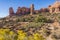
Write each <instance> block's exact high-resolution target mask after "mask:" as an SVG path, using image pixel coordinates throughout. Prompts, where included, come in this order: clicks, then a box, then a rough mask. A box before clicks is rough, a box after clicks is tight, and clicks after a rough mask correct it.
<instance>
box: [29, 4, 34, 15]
mask: <svg viewBox="0 0 60 40" xmlns="http://www.w3.org/2000/svg"><path fill="white" fill-rule="evenodd" d="M33 13H34V4H31V6H30V15H32V14H33Z"/></svg>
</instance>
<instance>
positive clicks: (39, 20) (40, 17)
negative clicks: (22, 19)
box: [34, 15, 47, 22]
mask: <svg viewBox="0 0 60 40" xmlns="http://www.w3.org/2000/svg"><path fill="white" fill-rule="evenodd" d="M46 21H47V18H46V17H44V16H39V15H38V16H37V17H36V18H35V20H34V22H46Z"/></svg>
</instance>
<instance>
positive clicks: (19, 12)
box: [16, 7, 22, 15]
mask: <svg viewBox="0 0 60 40" xmlns="http://www.w3.org/2000/svg"><path fill="white" fill-rule="evenodd" d="M21 12H22V11H21V8H20V7H18V9H17V12H16V15H20V14H21Z"/></svg>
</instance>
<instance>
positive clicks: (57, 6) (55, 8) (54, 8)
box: [48, 1, 60, 13]
mask: <svg viewBox="0 0 60 40" xmlns="http://www.w3.org/2000/svg"><path fill="white" fill-rule="evenodd" d="M48 9H49V10H50V13H60V1H56V2H55V3H54V4H52V5H49V7H48Z"/></svg>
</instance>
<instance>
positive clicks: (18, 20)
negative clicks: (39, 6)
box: [0, 13, 60, 40]
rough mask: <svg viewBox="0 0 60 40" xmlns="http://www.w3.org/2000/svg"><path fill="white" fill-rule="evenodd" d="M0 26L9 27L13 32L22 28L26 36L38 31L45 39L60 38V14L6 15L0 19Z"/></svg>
mask: <svg viewBox="0 0 60 40" xmlns="http://www.w3.org/2000/svg"><path fill="white" fill-rule="evenodd" d="M0 28H3V29H5V28H9V29H11V30H13V31H14V32H16V30H23V31H24V32H26V33H27V35H28V36H29V35H32V34H33V33H36V32H38V33H41V34H42V35H43V36H44V38H46V40H60V14H50V13H40V14H34V15H22V16H16V15H15V16H12V17H10V16H7V17H5V18H1V19H0Z"/></svg>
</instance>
